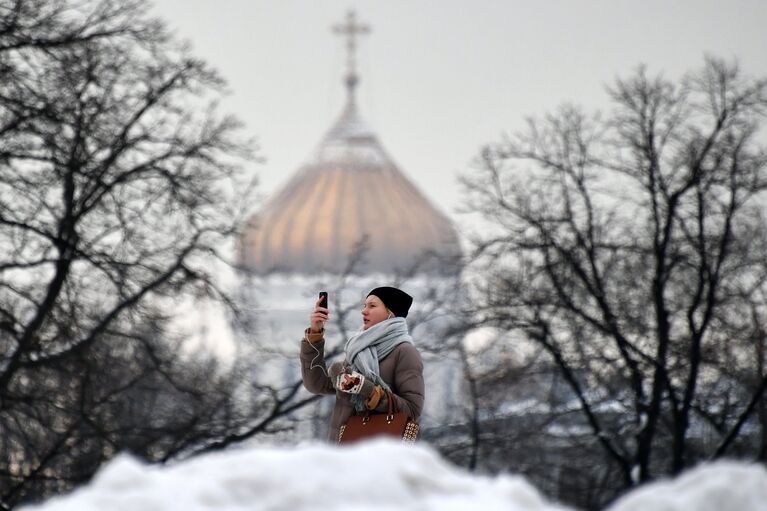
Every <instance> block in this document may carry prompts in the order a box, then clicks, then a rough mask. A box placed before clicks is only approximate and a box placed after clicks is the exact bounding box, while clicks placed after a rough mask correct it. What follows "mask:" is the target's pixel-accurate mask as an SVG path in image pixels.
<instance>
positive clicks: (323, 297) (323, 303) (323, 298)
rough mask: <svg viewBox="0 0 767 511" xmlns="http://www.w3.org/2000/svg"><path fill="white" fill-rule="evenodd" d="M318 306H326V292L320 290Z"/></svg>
mask: <svg viewBox="0 0 767 511" xmlns="http://www.w3.org/2000/svg"><path fill="white" fill-rule="evenodd" d="M320 307H325V308H326V309H327V308H328V292H327V291H320Z"/></svg>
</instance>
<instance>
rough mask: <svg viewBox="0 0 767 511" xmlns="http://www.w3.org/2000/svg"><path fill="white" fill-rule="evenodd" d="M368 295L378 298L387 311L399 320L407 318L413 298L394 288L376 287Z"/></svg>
mask: <svg viewBox="0 0 767 511" xmlns="http://www.w3.org/2000/svg"><path fill="white" fill-rule="evenodd" d="M370 295H375V296H377V297H378V298H380V299H381V301H382V302H383V303H384V305H386V308H387V309H389V310H390V311H392V313H394V315H395V316H399V317H401V318H406V317H407V311H408V310H409V309H410V306H411V305H412V304H413V297H412V296H410V295H409V294H407V293H406V292H404V291H402V290H401V289H397V288H396V287H386V286H384V287H377V288H375V289H374V290H372V291H371V292H369V293H368V296H370Z"/></svg>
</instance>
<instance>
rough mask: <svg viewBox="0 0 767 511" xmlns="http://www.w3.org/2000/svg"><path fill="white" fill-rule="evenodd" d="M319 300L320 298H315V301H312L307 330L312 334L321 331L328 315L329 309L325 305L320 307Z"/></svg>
mask: <svg viewBox="0 0 767 511" xmlns="http://www.w3.org/2000/svg"><path fill="white" fill-rule="evenodd" d="M320 300H322V298H317V301H316V302H314V311H313V312H312V315H311V317H310V320H309V321H310V323H309V331H310V332H312V333H314V334H318V333H320V332H322V329H323V328H325V321H327V320H328V318H329V317H330V311H329V310H328V309H327V308H326V307H320Z"/></svg>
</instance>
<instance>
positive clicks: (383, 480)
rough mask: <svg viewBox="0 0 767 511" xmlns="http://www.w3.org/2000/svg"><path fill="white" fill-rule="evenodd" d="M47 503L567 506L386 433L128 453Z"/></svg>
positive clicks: (274, 507)
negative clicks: (357, 438) (187, 453)
mask: <svg viewBox="0 0 767 511" xmlns="http://www.w3.org/2000/svg"><path fill="white" fill-rule="evenodd" d="M23 509H26V510H29V511H31V510H33V509H34V510H44V511H103V510H107V509H108V510H109V511H128V510H130V511H136V510H139V509H140V510H142V511H170V510H182V509H183V510H184V511H208V510H214V509H215V510H217V511H245V510H247V511H262V510H263V511H266V510H269V511H278V510H283V509H284V510H290V511H309V510H311V511H316V510H317V509H322V510H327V511H342V510H344V511H348V510H349V509H356V510H365V511H368V510H370V511H384V510H386V511H394V510H397V511H407V510H412V511H430V510H440V511H465V510H466V509H482V510H483V511H564V509H565V508H562V507H559V506H555V505H553V504H549V503H547V502H546V501H545V500H544V499H543V498H542V497H541V496H540V494H539V492H538V491H537V490H536V489H535V488H533V487H532V486H531V485H530V484H528V483H527V482H526V481H525V480H524V479H522V478H520V477H514V476H498V477H493V478H490V477H478V476H472V475H470V474H469V473H467V472H464V471H462V470H460V469H457V468H455V467H454V466H452V465H450V464H449V463H447V462H445V461H444V460H442V459H441V458H440V456H439V455H438V454H437V453H435V452H434V451H433V450H431V449H430V448H428V446H423V445H417V446H407V445H404V444H402V443H401V442H393V441H386V440H377V441H375V442H370V443H367V444H360V445H356V446H350V447H345V448H335V447H330V446H327V445H317V444H309V445H304V446H299V447H295V448H287V447H283V448H278V447H273V448H251V449H243V450H236V451H228V452H226V453H217V454H210V455H205V456H199V457H196V458H193V459H190V460H188V461H186V462H183V463H179V464H178V465H174V466H169V467H158V466H152V465H145V464H142V463H140V462H138V461H137V460H135V459H134V458H131V457H129V456H126V455H121V456H118V457H117V458H115V459H114V460H112V461H111V462H109V463H108V464H107V465H105V466H104V468H103V469H102V470H101V471H100V472H99V473H98V474H97V475H96V477H95V478H94V480H93V481H92V482H91V483H90V484H89V485H88V486H86V487H83V488H81V489H79V490H77V491H75V492H73V493H71V494H69V495H66V496H62V497H57V498H54V499H51V500H49V501H47V502H45V503H43V504H41V505H40V506H30V507H26V508H23Z"/></svg>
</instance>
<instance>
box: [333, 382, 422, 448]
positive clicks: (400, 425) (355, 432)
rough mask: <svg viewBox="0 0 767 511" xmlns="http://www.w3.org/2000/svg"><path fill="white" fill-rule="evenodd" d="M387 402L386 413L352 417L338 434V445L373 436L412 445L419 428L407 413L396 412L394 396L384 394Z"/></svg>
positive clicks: (389, 393) (388, 393) (388, 392)
mask: <svg viewBox="0 0 767 511" xmlns="http://www.w3.org/2000/svg"><path fill="white" fill-rule="evenodd" d="M386 398H387V400H388V401H389V403H388V407H387V408H388V410H387V412H386V413H373V414H371V413H370V412H369V411H368V412H365V413H364V414H362V415H352V416H351V417H349V420H348V421H346V424H344V425H343V426H341V431H340V432H339V433H338V443H339V444H350V443H352V442H357V441H359V440H366V439H368V438H371V437H374V436H390V437H396V438H401V439H402V441H403V442H408V443H413V442H415V439H416V437H417V436H418V430H419V429H420V426H419V425H418V423H417V422H416V421H414V420H413V419H412V418H411V417H408V415H407V413H405V412H400V411H397V405H396V401H395V399H394V395H393V394H392V393H391V392H390V391H387V392H386Z"/></svg>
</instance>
